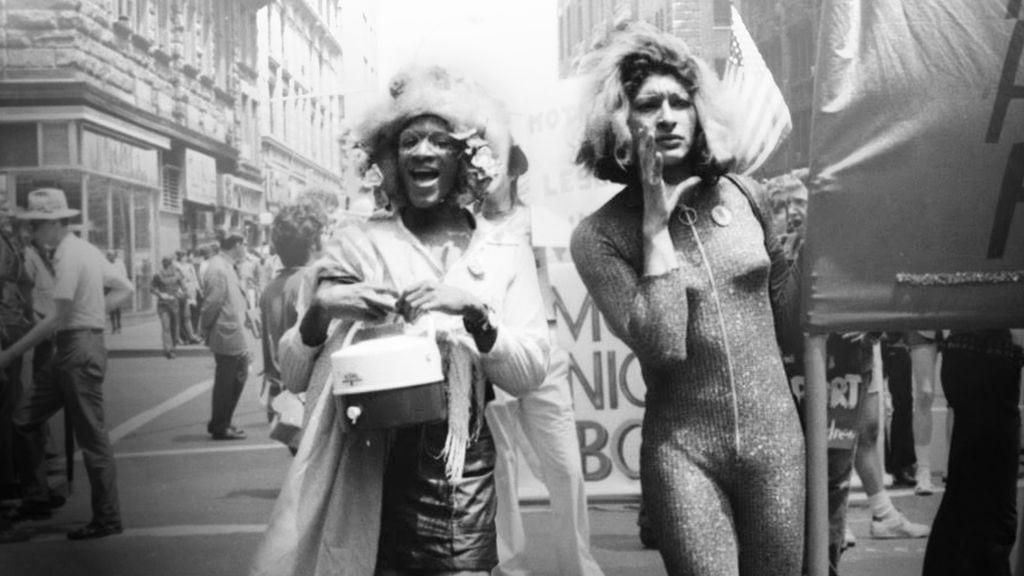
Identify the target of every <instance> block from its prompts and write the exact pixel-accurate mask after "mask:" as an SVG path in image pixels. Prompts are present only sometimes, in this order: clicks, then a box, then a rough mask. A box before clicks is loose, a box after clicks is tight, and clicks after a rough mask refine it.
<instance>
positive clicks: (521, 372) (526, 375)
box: [480, 242, 551, 397]
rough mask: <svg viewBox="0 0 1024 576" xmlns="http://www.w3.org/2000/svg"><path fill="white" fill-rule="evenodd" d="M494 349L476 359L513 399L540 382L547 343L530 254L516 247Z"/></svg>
mask: <svg viewBox="0 0 1024 576" xmlns="http://www.w3.org/2000/svg"><path fill="white" fill-rule="evenodd" d="M495 327H496V328H497V332H498V334H497V339H496V340H495V341H494V346H493V347H492V348H491V350H490V351H489V352H487V353H485V354H481V355H480V361H481V365H482V367H483V370H484V372H485V373H486V374H487V377H488V378H489V379H490V380H491V381H492V382H493V383H494V384H495V385H496V386H498V387H500V388H501V389H502V390H504V391H506V392H508V393H509V394H511V395H513V396H517V397H518V396H522V395H524V394H526V393H528V392H530V391H532V390H535V389H537V388H538V387H540V385H541V384H542V383H543V382H544V375H545V373H546V372H547V368H548V356H549V354H550V351H551V342H550V340H549V336H548V328H547V320H546V316H545V314H544V302H543V299H542V298H541V294H540V283H539V282H538V280H537V265H536V263H535V262H534V260H533V250H532V249H531V248H530V246H529V245H528V244H527V243H526V242H523V243H521V244H519V245H518V246H517V249H516V260H515V274H514V275H513V278H512V281H511V282H510V283H509V286H508V290H507V291H506V293H505V295H504V298H503V299H502V307H501V317H500V318H498V320H497V323H496V326H495Z"/></svg>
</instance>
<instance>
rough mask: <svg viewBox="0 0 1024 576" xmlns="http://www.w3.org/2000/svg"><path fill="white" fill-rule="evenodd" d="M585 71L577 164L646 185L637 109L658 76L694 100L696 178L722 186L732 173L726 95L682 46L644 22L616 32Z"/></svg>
mask: <svg viewBox="0 0 1024 576" xmlns="http://www.w3.org/2000/svg"><path fill="white" fill-rule="evenodd" d="M579 68H580V72H582V73H583V74H585V75H586V80H585V82H586V83H585V86H584V97H583V109H582V118H583V130H584V132H583V138H582V143H581V144H580V146H579V149H578V152H577V155H576V162H577V163H578V164H581V165H582V166H583V167H584V168H586V169H587V170H588V171H589V172H591V173H592V174H593V175H594V176H596V177H597V178H600V179H602V180H608V181H611V182H618V183H621V184H629V183H633V182H637V181H638V180H639V176H638V173H637V169H636V159H635V151H634V146H633V137H632V134H631V132H630V129H629V126H628V119H629V110H630V105H631V102H632V100H633V98H634V97H635V96H636V94H637V92H638V91H639V90H640V87H641V86H642V85H643V83H644V81H645V80H646V79H647V78H648V77H649V76H651V75H655V74H658V75H662V74H664V75H670V76H673V77H674V78H676V79H677V80H678V81H679V82H680V83H681V84H682V85H683V87H684V88H685V89H686V91H687V92H688V93H689V94H690V96H691V98H693V103H694V108H695V109H696V112H697V128H696V130H697V134H696V135H695V138H694V145H693V148H692V149H691V151H690V154H691V158H692V159H693V162H694V172H695V174H697V175H699V176H701V177H702V178H703V179H704V180H706V181H714V180H717V178H718V177H719V176H720V175H722V174H724V173H725V172H727V171H728V170H729V168H730V167H731V166H732V164H733V160H734V156H733V127H732V122H731V119H730V118H729V117H728V115H727V114H726V111H725V110H726V109H727V107H728V106H727V105H726V103H725V102H724V100H723V99H724V98H725V94H724V93H723V92H722V91H721V90H720V88H719V82H718V78H717V77H716V76H715V73H714V71H712V70H711V68H710V67H709V66H708V65H707V64H706V63H705V62H704V61H703V60H701V59H700V58H698V57H697V56H695V55H694V54H693V52H692V51H691V50H690V48H689V47H688V46H687V45H686V43H685V42H683V40H682V39H680V38H678V37H676V36H672V35H671V34H666V33H664V32H661V31H659V30H657V29H656V28H654V27H653V26H651V25H649V24H646V23H643V22H627V23H624V24H621V25H619V26H617V27H616V28H614V29H613V30H611V31H609V33H608V35H607V36H606V37H605V38H604V39H602V40H601V41H600V42H599V43H598V44H597V45H595V47H594V49H593V50H592V51H591V52H589V53H588V54H586V55H585V56H584V57H583V59H582V60H581V61H580V66H579Z"/></svg>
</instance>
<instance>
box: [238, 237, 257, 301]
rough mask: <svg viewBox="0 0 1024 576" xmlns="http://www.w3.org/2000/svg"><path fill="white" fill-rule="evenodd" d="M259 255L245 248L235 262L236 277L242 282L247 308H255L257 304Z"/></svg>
mask: <svg viewBox="0 0 1024 576" xmlns="http://www.w3.org/2000/svg"><path fill="white" fill-rule="evenodd" d="M258 269H259V257H258V256H256V254H255V253H253V252H252V251H250V250H248V249H246V250H245V252H244V254H243V255H242V258H241V259H240V260H239V261H238V263H237V264H235V270H236V271H237V272H238V279H239V280H240V281H241V282H242V289H243V291H244V292H245V300H246V304H247V305H248V307H249V308H255V307H256V306H257V305H258V304H259V297H260V296H259V292H260V285H259V272H258Z"/></svg>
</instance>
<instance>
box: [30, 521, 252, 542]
mask: <svg viewBox="0 0 1024 576" xmlns="http://www.w3.org/2000/svg"><path fill="white" fill-rule="evenodd" d="M266 530H267V524H191V525H190V524H181V525H177V526H150V527H146V528H127V529H125V531H124V532H123V533H121V534H119V535H117V536H110V537H108V538H124V537H135V538H180V537H183V536H228V535H232V534H262V533H264V532H266ZM66 541H67V536H66V535H64V534H47V535H46V536H39V537H38V538H32V539H31V540H29V541H28V542H25V544H37V543H41V542H66Z"/></svg>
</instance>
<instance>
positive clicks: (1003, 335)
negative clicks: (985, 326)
mask: <svg viewBox="0 0 1024 576" xmlns="http://www.w3.org/2000/svg"><path fill="white" fill-rule="evenodd" d="M1018 336H1019V335H1018ZM1014 340H1015V339H1014V336H1013V335H1012V334H1011V331H1010V330H978V331H964V332H957V331H954V332H952V333H951V334H950V335H949V337H947V338H946V339H945V341H944V342H943V344H942V346H941V349H942V389H943V392H945V394H946V400H947V401H948V402H949V407H950V408H952V409H953V434H952V437H951V438H950V443H949V469H948V472H947V474H948V476H947V480H946V493H945V494H943V495H942V503H941V504H940V505H939V511H938V513H936V515H935V522H934V524H933V525H932V536H931V538H930V539H929V540H928V547H927V549H926V550H925V555H924V570H923V572H922V574H924V575H925V576H947V575H948V576H961V575H975V574H977V575H978V576H981V575H985V576H1010V551H1011V550H1012V549H1013V544H1014V541H1015V540H1016V536H1017V469H1018V465H1019V463H1018V457H1019V456H1018V454H1019V450H1020V426H1021V423H1020V409H1019V408H1018V403H1019V402H1020V386H1021V382H1020V379H1021V366H1024V350H1022V349H1021V346H1020V344H1019V342H1020V338H1019V337H1018V338H1017V342H1015V341H1014Z"/></svg>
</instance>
